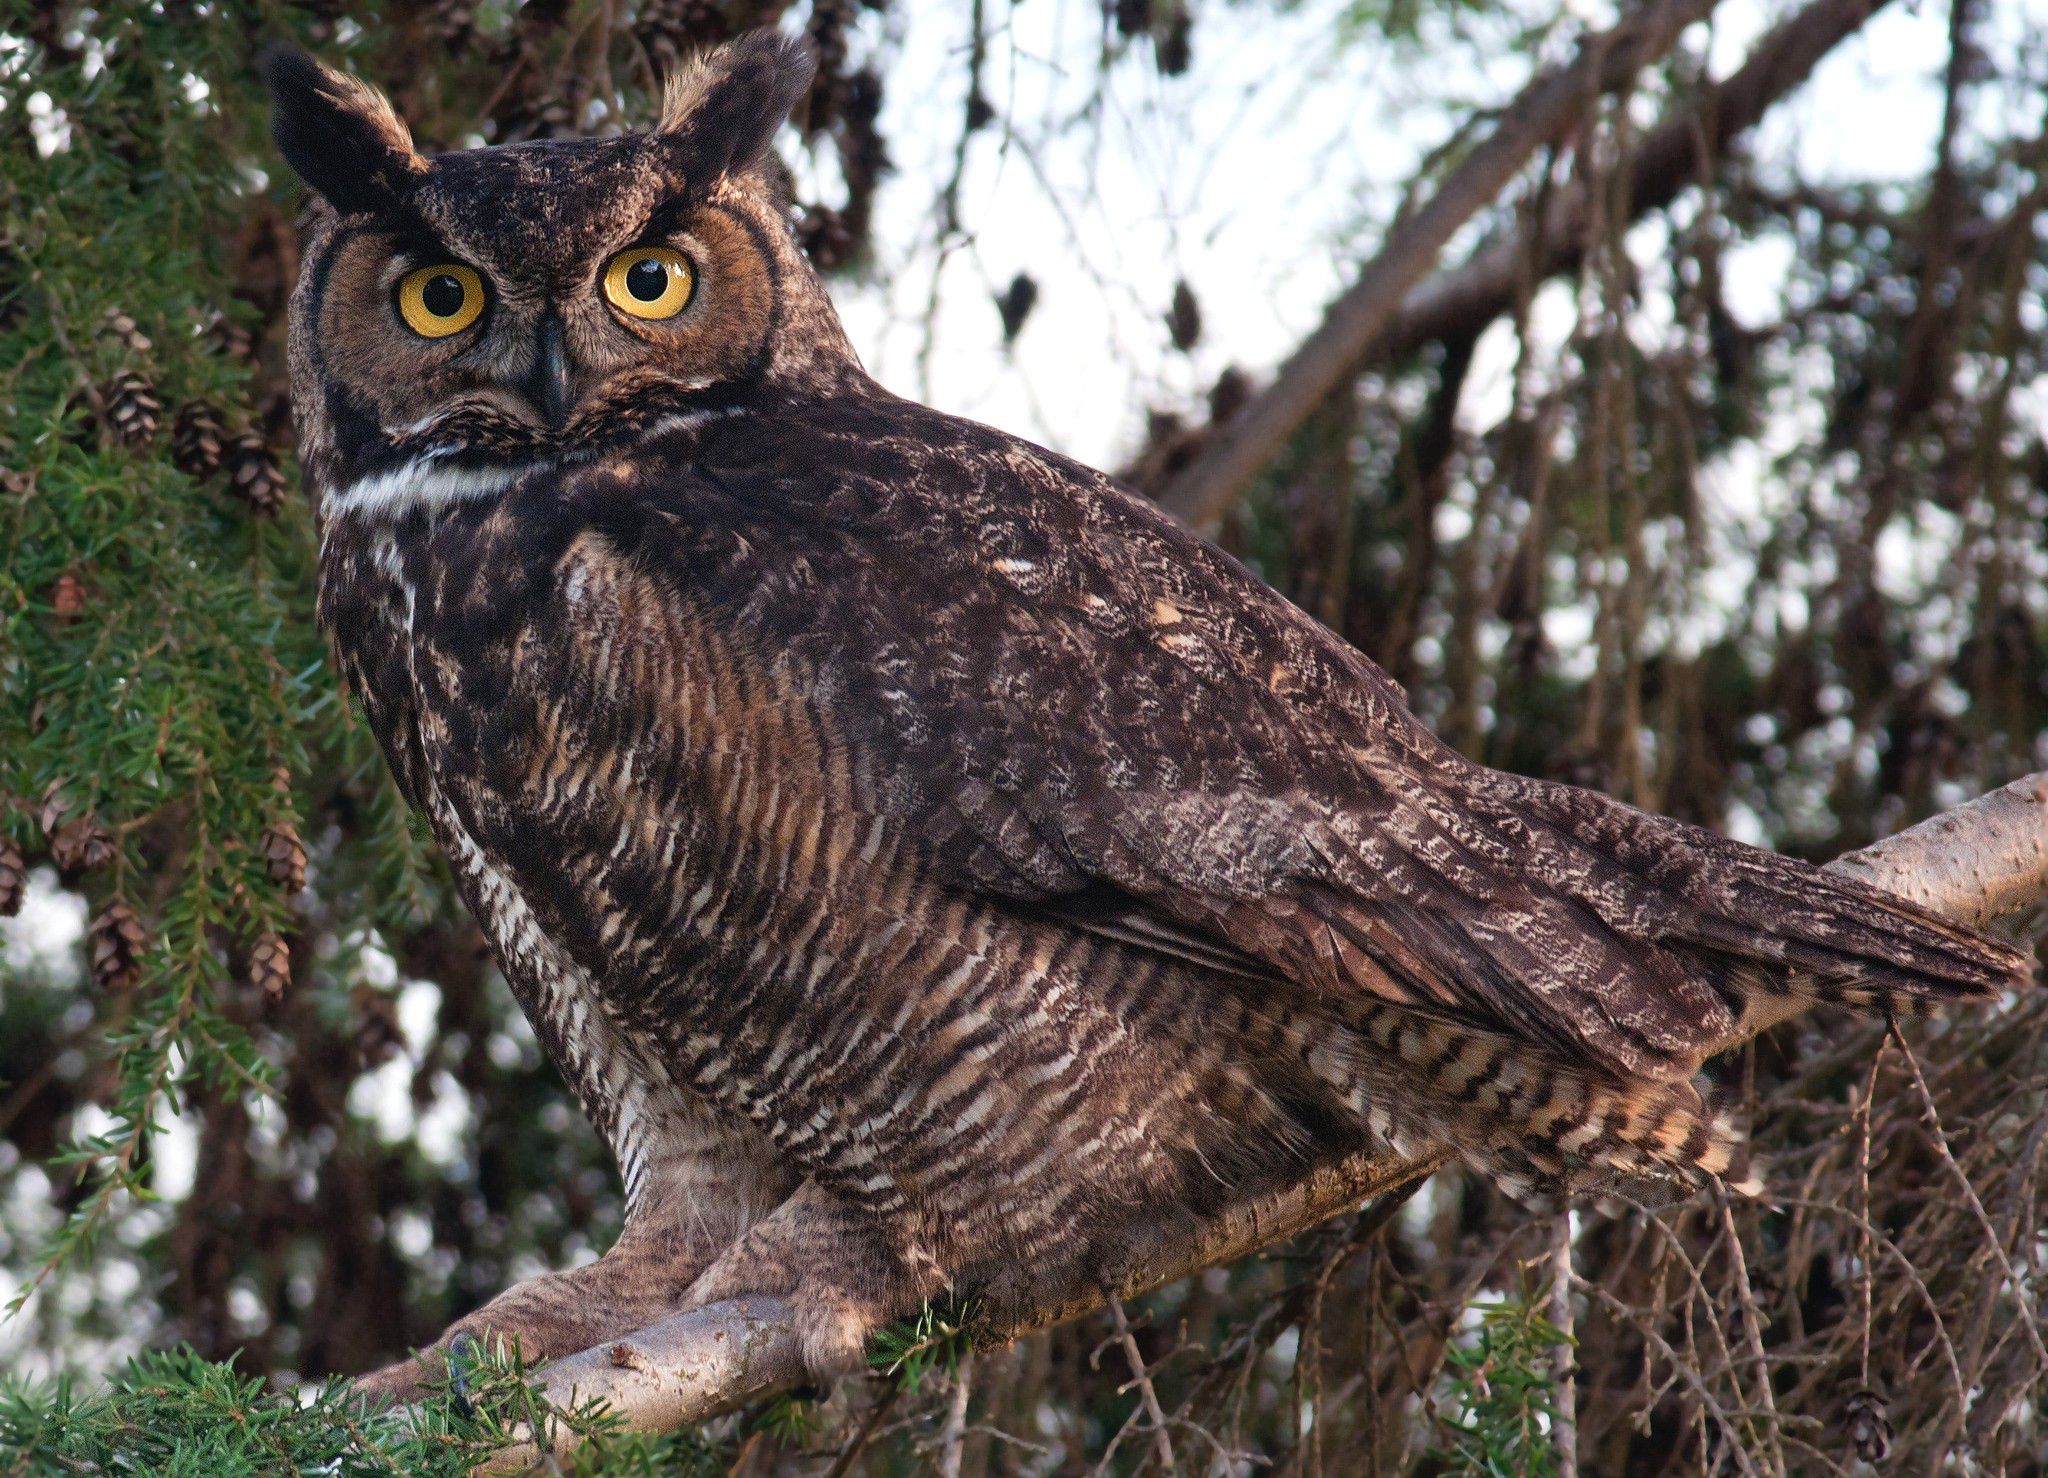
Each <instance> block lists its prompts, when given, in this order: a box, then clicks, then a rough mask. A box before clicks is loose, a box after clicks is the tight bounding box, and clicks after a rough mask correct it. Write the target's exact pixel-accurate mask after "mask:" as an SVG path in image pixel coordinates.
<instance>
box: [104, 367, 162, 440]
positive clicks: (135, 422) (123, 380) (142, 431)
mask: <svg viewBox="0 0 2048 1478" xmlns="http://www.w3.org/2000/svg"><path fill="white" fill-rule="evenodd" d="M101 395H102V398H103V399H104V400H105V401H106V404H107V414H106V421H105V425H106V428H107V434H108V435H109V436H111V437H112V438H113V439H114V440H115V441H116V442H118V443H119V444H120V445H122V446H124V447H126V448H128V450H129V451H131V452H139V451H141V450H142V449H143V448H144V447H146V446H148V445H149V444H150V443H151V442H152V441H155V440H156V428H157V421H158V419H159V417H160V416H161V415H162V414H163V405H162V403H161V402H160V401H158V400H157V398H156V387H155V386H153V385H151V384H150V383H149V381H148V380H147V379H146V378H144V377H143V376H142V375H139V374H137V373H136V372H135V371H134V370H123V371H122V372H121V373H120V374H118V375H116V376H114V378H113V379H112V380H111V381H109V382H108V384H107V388H106V389H105V390H104V391H102V392H101Z"/></svg>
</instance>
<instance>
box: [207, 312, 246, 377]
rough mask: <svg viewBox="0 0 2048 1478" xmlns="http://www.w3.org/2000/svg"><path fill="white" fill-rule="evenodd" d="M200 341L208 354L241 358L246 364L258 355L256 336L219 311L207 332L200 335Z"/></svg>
mask: <svg viewBox="0 0 2048 1478" xmlns="http://www.w3.org/2000/svg"><path fill="white" fill-rule="evenodd" d="M199 343H200V347H201V348H203V349H205V350H206V352H207V353H208V354H215V355H220V356H223V357H225V358H228V359H239V360H241V361H242V362H243V363H245V364H246V363H248V362H249V361H251V360H253V359H255V357H256V336H255V335H254V334H252V333H250V332H249V331H248V330H247V329H245V328H243V327H242V326H241V325H240V324H239V323H235V322H234V321H232V320H231V319H229V318H227V317H225V316H224V315H222V314H219V313H216V314H214V315H213V321H212V322H211V323H209V324H207V326H206V332H205V333H203V334H201V335H200V336H199Z"/></svg>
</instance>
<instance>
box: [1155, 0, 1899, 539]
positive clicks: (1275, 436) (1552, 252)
mask: <svg viewBox="0 0 2048 1478" xmlns="http://www.w3.org/2000/svg"><path fill="white" fill-rule="evenodd" d="M1885 3H1886V0H1814V3H1812V4H1811V5H1809V6H1807V8H1806V9H1804V10H1802V11H1800V12H1799V13H1798V14H1797V15H1795V16H1793V17H1792V18H1791V19H1790V20H1788V21H1786V22H1785V23H1784V24H1782V25H1780V26H1779V27H1777V29H1775V30H1773V31H1771V32H1770V33H1769V34H1768V35H1766V36H1765V37H1764V39H1763V40H1762V41H1760V42H1758V43H1757V46H1756V49H1755V51H1753V52H1752V53H1751V54H1750V58H1749V60H1748V61H1747V62H1745V63H1744V64H1743V66H1742V67H1741V69H1740V70H1738V71H1737V72H1736V73H1735V74H1734V75H1733V76H1732V77H1730V78H1729V79H1728V80H1727V81H1726V82H1724V83H1722V84H1721V85H1720V86H1719V87H1715V88H1710V89H1709V90H1708V92H1707V95H1706V96H1705V98H1704V99H1703V100H1702V102H1701V105H1700V106H1699V107H1698V108H1696V109H1691V110H1688V111H1686V112H1685V113H1683V114H1682V115H1681V116H1679V117H1676V118H1673V119H1671V120H1669V121H1667V122H1665V123H1663V124H1661V125H1659V126H1658V127H1657V128H1656V129H1655V130H1653V131H1652V132H1651V133H1650V134H1649V135H1648V136H1647V137H1645V138H1644V139H1643V140H1642V141H1641V143H1640V144H1639V145H1638V146H1637V148H1636V150H1635V154H1634V159H1633V163H1632V167H1631V169H1630V172H1629V196H1628V200H1629V205H1628V218H1629V219H1630V220H1635V219H1638V218H1640V217H1642V216H1644V215H1646V214H1648V213H1649V212H1650V211H1652V210H1657V209H1660V208H1661V207H1663V206H1666V205H1669V204H1670V203H1671V201H1672V200H1674V199H1675V198H1676V197H1677V195H1678V193H1679V191H1681V190H1682V189H1684V188H1685V187H1686V186H1687V185H1689V184H1692V183H1694V182H1695V181H1696V180H1697V179H1698V178H1699V170H1700V165H1701V163H1702V158H1701V151H1702V148H1703V147H1704V148H1705V149H1706V150H1707V151H1708V154H1709V157H1714V156H1718V155H1719V154H1720V153H1721V152H1723V151H1724V150H1725V149H1726V147H1727V146H1728V145H1729V144H1730V143H1731V142H1733V141H1734V139H1735V138H1736V137H1737V136H1738V135H1740V134H1742V133H1744V132H1745V131H1747V130H1748V129H1749V128H1750V127H1751V126H1752V125H1754V124H1755V123H1756V122H1757V120H1758V119H1759V118H1761V117H1762V116H1763V115H1764V113H1765V112H1766V111H1767V110H1768V109H1769V108H1770V106H1771V105H1772V104H1773V103H1775V102H1777V101H1778V99H1780V98H1782V97H1783V96H1785V94H1786V93H1788V92H1791V91H1792V90H1793V89H1795V88H1797V87H1798V86H1799V85H1800V84H1801V83H1803V82H1804V81H1805V80H1806V79H1807V77H1808V76H1810V75H1811V74H1812V72H1813V69H1814V67H1815V66H1816V65H1817V64H1818V63H1819V62H1820V59H1821V58H1822V57H1824V56H1826V55H1827V54H1828V52H1829V51H1831V50H1833V49H1834V48H1835V47H1836V46H1837V45H1839V44H1840V43H1841V42H1842V41H1843V40H1845V39H1846V38H1848V37H1849V36H1851V35H1854V34H1855V32H1856V31H1857V29H1858V28H1860V27H1861V26H1862V24H1863V23H1864V22H1865V21H1866V20H1868V19H1869V18H1870V16H1871V15H1873V14H1874V13H1875V12H1876V11H1877V10H1878V9H1880V8H1881V7H1882V6H1883V5H1884V4H1885ZM1710 9H1711V3H1708V4H1704V5H1696V6H1693V7H1690V8H1688V9H1686V10H1685V11H1684V14H1683V19H1680V18H1679V16H1678V14H1677V13H1676V12H1675V11H1674V12H1671V13H1661V12H1660V15H1661V20H1659V19H1653V18H1652V11H1651V9H1645V10H1644V11H1641V12H1638V14H1637V15H1636V16H1634V17H1632V18H1631V20H1630V21H1628V22H1624V23H1623V25H1622V26H1621V27H1617V28H1616V30H1615V31H1612V32H1609V33H1608V34H1607V36H1606V37H1603V38H1600V41H1599V42H1595V43H1590V44H1589V46H1588V48H1587V50H1586V52H1584V53H1582V54H1581V56H1580V58H1579V60H1578V61H1577V62H1576V63H1574V64H1573V67H1572V68H1571V69H1568V71H1567V72H1564V73H1556V74H1549V75H1546V76H1545V77H1542V78H1539V79H1537V81H1535V82H1532V83H1531V84H1530V85H1529V87H1528V89H1526V90H1525V91H1524V93H1523V95H1522V97H1521V98H1520V99H1518V100H1517V101H1516V103H1515V104H1514V106H1513V107H1511V108H1510V109H1509V110H1508V112H1507V114H1506V115H1504V116H1503V118H1502V120H1501V125H1500V128H1499V129H1498V130H1496V132H1495V133H1494V134H1493V135H1492V137H1490V138H1489V139H1488V140H1487V141H1486V143H1485V144H1484V145H1482V146H1481V149H1480V150H1475V151H1474V152H1473V154H1472V156H1471V157H1470V158H1468V159H1467V160H1466V161H1465V163H1464V164H1463V165H1461V166H1460V167H1459V169H1458V170H1457V171H1456V172H1455V173H1453V175H1452V176H1451V178H1450V179H1449V180H1447V181H1445V184H1444V187H1443V189H1442V190H1440V191H1438V192H1437V194H1436V196H1435V197H1433V198H1432V199H1431V201H1430V203H1429V204H1428V205H1427V206H1426V207H1424V209H1423V210H1422V211H1421V212H1418V213H1417V215H1416V216H1415V217H1414V218H1413V219H1412V220H1411V222H1410V223H1409V224H1408V225H1407V226H1406V227H1403V228H1399V229H1397V230H1396V231H1395V233H1394V234H1393V236H1392V237H1391V238H1390V239H1389V240H1388V242H1387V244H1386V245H1385V246H1384V247H1383V248H1382V249H1381V251H1380V254H1379V256H1378V257H1376V258H1374V260H1373V262H1372V263H1371V265H1369V266H1368V267H1367V268H1366V269H1365V272H1364V274H1363V275H1362V276H1361V277H1360V278H1359V280H1358V282H1357V284H1356V285H1354V286H1353V287H1352V288H1351V289H1350V290H1349V291H1347V292H1346V293H1345V294H1344V295H1343V296H1342V297H1341V298H1339V299H1338V300H1337V302H1336V303H1335V304H1334V305H1333V306H1332V307H1331V309H1330V311H1329V313H1328V314H1327V315H1326V316H1325V318H1324V320H1323V323H1322V325H1321V326H1320V327H1319V328H1317V329H1316V331H1315V332H1314V333H1313V334H1311V335H1310V336H1309V338H1308V339H1307V340H1306V341H1304V342H1303V344H1302V346H1301V347H1300V348H1299V349H1297V350H1296V351H1295V353H1294V355H1293V356H1292V357H1291V358H1290V359H1289V360H1288V361H1287V363H1286V364H1285V365H1283V366H1282V367H1281V369H1280V372H1279V374H1278V375H1276V376H1275V377H1274V380H1273V383H1272V384H1271V385H1269V386H1267V387H1266V389H1264V390H1263V391H1261V392H1260V393H1258V394H1257V395H1255V396H1253V397H1252V399H1251V400H1250V401H1249V402H1247V403H1246V405H1245V406H1244V408H1243V409H1242V410H1240V411H1239V412H1238V413H1237V414H1236V416H1234V417H1233V418H1232V419H1231V420H1230V422H1229V423H1228V424H1227V425H1225V426H1221V427H1216V428H1213V437H1212V439H1211V440H1210V442H1209V443H1208V445H1207V446H1206V447H1205V448H1204V449H1203V450H1202V452H1201V453H1200V454H1198V455H1197V456H1196V457H1195V458H1194V460H1193V461H1191V462H1190V463H1189V464H1188V465H1187V466H1186V467H1185V468H1183V469H1182V470H1181V471H1180V472H1179V473H1178V474H1177V475H1176V476H1175V477H1174V478H1173V479H1172V480H1171V481H1170V482H1169V483H1168V484H1167V486H1166V488H1165V489H1164V491H1163V492H1161V494H1160V502H1161V503H1162V504H1163V505H1164V506H1165V507H1166V508H1167V509H1168V510H1169V511H1170V512H1172V513H1173V514H1174V515H1175V516H1176V517H1178V518H1179V519H1180V520H1181V521H1182V522H1184V523H1186V524H1188V525H1189V526H1191V527H1193V528H1197V529H1206V528H1208V527H1210V526H1211V525H1213V524H1214V523H1215V521H1216V520H1217V519H1218V518H1220V517H1221V516H1222V513H1223V510H1224V509H1225V508H1227V507H1228V506H1229V505H1230V504H1231V502H1232V501H1233V500H1235V499H1236V498H1238V497H1240V496H1241V495H1242V494H1243V492H1244V490H1245V489H1246V488H1247V487H1249V486H1250V485H1251V483H1252V480H1253V479H1254V478H1256V477H1257V476H1258V475H1259V473H1260V471H1261V470H1263V469H1264V468H1265V467H1266V466H1267V464H1268V463H1269V462H1270V461H1271V460H1272V458H1273V456H1274V455H1275V454H1276V453H1277V452H1278V451H1279V449H1280V447H1281V446H1282V445H1283V444H1284V443H1285V442H1286V440H1287V438H1288V437H1289V436H1291V435H1292V434H1293V433H1294V430H1295V428H1296V427H1298V426H1299V425H1300V424H1301V422H1302V420H1303V418H1304V417H1306V416H1307V415H1308V413H1309V412H1310V411H1311V410H1313V409H1314V408H1315V407H1316V406H1317V405H1319V404H1320V403H1321V402H1322V400H1323V397H1324V396H1326V395H1328V394H1329V393H1330V391H1331V389H1332V388H1333V387H1334V386H1335V385H1337V384H1338V383H1340V382H1341V381H1342V380H1343V379H1344V378H1345V377H1347V376H1351V375H1356V374H1357V373H1358V372H1359V370H1360V369H1361V368H1362V366H1363V365H1365V364H1367V363H1371V362H1383V361H1386V360H1391V359H1397V358H1399V357H1400V356H1402V355H1404V354H1408V353H1412V352H1413V351H1414V350H1416V349H1418V348H1420V347H1421V346H1422V345H1424V344H1427V343H1429V342H1431V341H1432V340H1439V339H1456V338H1460V337H1476V336H1477V335H1478V333H1479V332H1480V330H1482V329H1484V328H1485V327H1486V326H1487V325H1488V324H1489V323H1491V322H1492V321H1493V320H1494V319H1496V318H1498V317H1499V316H1500V315H1501V314H1503V313H1505V312H1506V311H1507V310H1508V309H1509V307H1510V306H1511V305H1512V304H1513V302H1514V292H1515V276H1516V272H1517V270H1518V266H1519V265H1520V264H1522V263H1523V262H1524V260H1525V258H1526V259H1527V260H1528V261H1532V262H1533V263H1534V264H1535V268H1536V270H1535V274H1534V276H1535V278H1536V280H1538V281H1541V280H1543V279H1545V278H1549V277H1553V276H1556V275H1557V274H1558V273H1560V272H1569V271H1572V270H1574V269H1575V268H1577V266H1578V265H1579V262H1580V260H1581V259H1582V257H1583V255H1584V248H1585V239H1586V238H1585V213H1586V207H1587V202H1586V198H1585V194H1584V191H1583V189H1582V188H1579V187H1577V186H1574V187H1573V188H1571V189H1568V190H1566V191H1564V192H1563V193H1562V195H1561V196H1560V198H1559V199H1557V200H1556V201H1554V202H1553V203H1552V205H1551V207H1550V209H1549V211H1548V212H1547V213H1546V214H1545V217H1544V221H1543V226H1542V237H1541V239H1540V240H1539V241H1537V242H1535V243H1530V242H1527V241H1524V240H1522V239H1520V237H1519V236H1516V235H1513V234H1510V235H1507V236H1504V237H1501V238H1498V239H1496V240H1493V241H1490V242H1488V243H1486V244H1484V245H1482V246H1481V247H1480V248H1479V249H1478V250H1477V251H1475V252H1474V253H1473V255H1472V256H1471V257H1470V258H1469V259H1468V260H1467V261H1466V262H1465V263H1464V265H1462V266H1460V267H1457V268H1454V269H1453V270H1451V271H1448V272H1445V273H1442V274H1440V275H1438V276H1436V277H1433V278H1430V279H1429V280H1427V281H1423V280H1422V277H1423V274H1424V273H1425V272H1426V271H1427V270H1428V269H1429V267H1430V265H1431V263H1432V262H1433V261H1434V259H1435V256H1436V253H1437V251H1438V250H1439V249H1441V247H1442V246H1443V243H1444V241H1445V240H1446V239H1448V238H1449V236H1450V234H1451V232H1452V231H1454V230H1455V229H1456V228H1457V227H1458V226H1459V225H1462V224H1463V223H1464V221H1465V220H1466V219H1467V218H1468V217H1470V216H1471V215H1473V214H1475V213H1477V212H1478V211H1479V210H1481V209H1482V208H1484V207H1485V206H1486V205H1487V204H1489V203H1490V202H1491V201H1492V200H1493V198H1494V197H1495V195H1497V194H1498V192H1499V190H1500V189H1501V188H1503V187H1504V186H1505V185H1506V184H1507V182H1508V180H1509V179H1510V178H1511V177H1512V176H1513V174H1514V173H1515V171H1516V170H1518V169H1520V168H1521V166H1522V164H1523V163H1524V162H1526V161H1527V160H1528V158H1529V157H1530V156H1531V155H1532V154H1534V152H1535V151H1536V150H1537V149H1538V148H1540V147H1541V146H1542V145H1543V144H1545V143H1549V142H1552V141H1554V140H1556V139H1558V138H1560V137H1562V136H1563V135H1564V134H1565V133H1566V132H1567V131H1568V130H1569V128H1570V127H1571V125H1572V124H1573V123H1575V122H1576V121H1577V120H1578V117H1579V110H1580V109H1581V108H1582V107H1583V106H1584V103H1585V102H1586V100H1587V98H1588V97H1589V96H1590V95H1591V94H1590V92H1589V91H1588V88H1589V87H1590V86H1591V85H1592V84H1591V83H1590V82H1589V81H1588V80H1587V78H1586V76H1585V75H1584V71H1583V69H1585V68H1587V67H1588V57H1589V56H1590V57H1595V58H1597V57H1600V56H1601V55H1602V54H1603V53H1602V52H1601V50H1600V44H1601V42H1606V43H1608V50H1607V51H1606V52H1605V53H1604V55H1605V58H1606V62H1607V66H1606V67H1605V68H1604V69H1603V70H1602V71H1601V73H1600V76H1599V78H1598V84H1597V85H1598V89H1599V90H1601V91H1611V90H1614V89H1615V88H1617V87H1619V86H1621V85H1623V84H1625V83H1626V82H1627V81H1628V80H1629V79H1630V78H1632V77H1633V76H1634V75H1635V72H1636V71H1637V70H1638V69H1639V68H1640V67H1642V66H1644V65H1647V64H1648V63H1649V62H1650V61H1653V60H1655V59H1656V57H1657V56H1659V55H1661V54H1662V53H1663V52H1664V51H1666V50H1668V49H1669V48H1670V46H1671V45H1672V44H1673V42H1675V41H1676V39H1677V35H1678V31H1679V30H1681V29H1683V25H1684V23H1685V21H1690V20H1696V19H1699V18H1701V17H1702V16H1704V15H1705V14H1706V12H1707V11H1708V10H1710ZM1673 21H1676V22H1677V24H1675V25H1671V29H1670V30H1669V31H1668V33H1667V32H1666V31H1664V30H1663V29H1662V26H1663V25H1667V24H1671V23H1672V22H1673ZM1637 24H1639V25H1640V26H1641V27H1642V28H1643V29H1641V30H1639V31H1638V32H1637V33H1636V36H1635V41H1634V44H1633V45H1632V46H1622V47H1620V48H1619V49H1616V47H1615V44H1614V42H1613V39H1612V38H1616V37H1619V36H1620V34H1621V32H1622V31H1624V30H1626V29H1627V28H1628V27H1629V26H1630V25H1637ZM1653 32H1654V36H1655V38H1656V39H1657V40H1658V41H1659V42H1661V44H1657V45H1655V48H1654V49H1652V45H1651V42H1652V33H1653ZM1623 60H1627V61H1628V62H1629V65H1628V69H1627V71H1626V73H1625V74H1624V73H1618V72H1617V70H1616V67H1615V64H1616V63H1617V62H1620V61H1623ZM1573 74H1577V75H1578V81H1577V84H1576V87H1577V90H1576V91H1574V90H1571V89H1569V88H1568V87H1567V86H1566V82H1567V78H1568V77H1570V76H1572V75H1573ZM1539 96H1540V98H1541V100H1542V101H1541V104H1540V105H1539V103H1538V97H1539ZM1496 145H1498V146H1499V147H1498V149H1496V150H1495V152H1493V153H1492V154H1489V155H1488V156H1487V157H1486V158H1485V159H1483V160H1482V158H1481V150H1487V149H1493V148H1494V146H1496ZM1509 161H1511V162H1509ZM1503 165H1505V166H1506V167H1505V168H1503V167H1502V166H1503ZM1468 171H1470V172H1471V178H1470V180H1468V179H1467V172H1468ZM1480 179H1486V180H1490V181H1492V183H1491V184H1490V185H1489V186H1488V191H1487V194H1486V195H1485V196H1483V197H1479V198H1475V194H1474V190H1475V187H1476V184H1477V182H1478V181H1479V180H1480ZM1439 206H1441V207H1442V210H1441V212H1440V213H1439V214H1437V215H1434V216H1432V215H1431V213H1432V212H1438V211H1439ZM1453 212H1456V213H1457V214H1456V216H1455V219H1451V218H1450V217H1451V216H1452V213H1453ZM1425 217H1429V228H1430V229H1429V231H1428V232H1427V233H1426V232H1425V231H1424V223H1425ZM1439 230H1440V232H1441V234H1435V233H1436V232H1437V231H1439ZM1532 246H1533V251H1532Z"/></svg>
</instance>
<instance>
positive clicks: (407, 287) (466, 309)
mask: <svg viewBox="0 0 2048 1478" xmlns="http://www.w3.org/2000/svg"><path fill="white" fill-rule="evenodd" d="M483 311H484V280H483V279H482V278H481V277H479V276H477V275H476V273H475V272H474V271H473V270H472V269H470V268H468V267H464V266H461V265H460V264H458V263H455V262H443V263H442V264H441V265H439V266H438V267H421V268H419V269H418V270H417V271H413V272H408V273H406V274H405V277H404V278H403V279H402V280H401V281H400V282H399V284H398V316H399V317H400V318H403V319H404V320H405V326H406V327H407V328H409V329H411V330H412V331H413V332H414V333H416V334H419V335H420V336H421V337H423V338H428V339H445V338H447V337H448V335H450V334H458V333H461V332H462V331H463V330H464V329H466V328H468V327H469V326H470V325H471V324H472V323H475V322H476V321H477V318H478V316H479V315H481V314H482V313H483Z"/></svg>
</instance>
